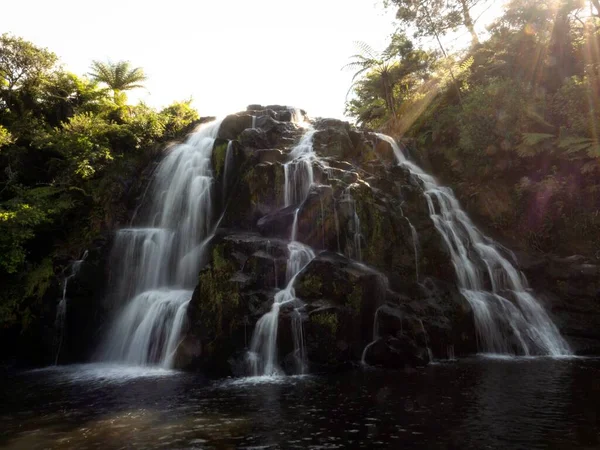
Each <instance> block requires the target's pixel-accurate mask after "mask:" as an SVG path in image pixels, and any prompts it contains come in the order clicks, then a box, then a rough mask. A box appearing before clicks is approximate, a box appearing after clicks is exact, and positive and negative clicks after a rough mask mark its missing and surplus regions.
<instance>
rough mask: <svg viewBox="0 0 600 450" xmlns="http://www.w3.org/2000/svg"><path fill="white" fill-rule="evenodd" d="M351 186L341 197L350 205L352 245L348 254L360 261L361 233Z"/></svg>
mask: <svg viewBox="0 0 600 450" xmlns="http://www.w3.org/2000/svg"><path fill="white" fill-rule="evenodd" d="M351 187H352V185H350V186H349V187H348V188H347V189H346V190H345V191H344V194H343V196H342V199H341V200H342V201H346V202H348V203H349V204H350V205H351V207H352V222H351V223H350V224H351V227H350V231H351V233H352V244H353V246H352V252H350V253H351V254H350V255H349V256H350V257H351V258H353V259H355V260H357V261H362V241H363V235H362V232H361V229H360V217H358V212H357V211H356V200H354V197H352V192H351Z"/></svg>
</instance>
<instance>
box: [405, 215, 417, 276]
mask: <svg viewBox="0 0 600 450" xmlns="http://www.w3.org/2000/svg"><path fill="white" fill-rule="evenodd" d="M404 218H405V219H406V221H407V222H408V226H409V227H410V232H411V235H412V242H413V250H414V252H415V277H416V278H415V280H416V281H417V283H418V282H419V235H418V234H417V230H416V229H415V227H414V226H413V224H412V223H411V222H410V220H408V217H406V216H404Z"/></svg>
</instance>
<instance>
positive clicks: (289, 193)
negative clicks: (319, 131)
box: [283, 129, 317, 206]
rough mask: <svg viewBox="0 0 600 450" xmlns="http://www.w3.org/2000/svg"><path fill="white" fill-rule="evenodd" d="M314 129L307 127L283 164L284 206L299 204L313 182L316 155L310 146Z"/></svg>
mask: <svg viewBox="0 0 600 450" xmlns="http://www.w3.org/2000/svg"><path fill="white" fill-rule="evenodd" d="M314 134H315V130H313V129H309V130H308V131H307V132H306V133H304V135H303V136H302V138H301V139H300V142H299V143H298V145H296V146H295V147H294V148H293V149H292V151H291V152H290V157H291V158H292V159H291V161H289V162H287V163H285V164H284V165H283V170H284V175H285V186H284V201H285V205H284V206H290V205H299V204H300V203H302V202H303V201H304V199H305V198H306V196H307V195H308V191H309V189H310V187H311V186H312V185H313V183H314V172H313V162H314V161H315V160H316V158H317V157H316V155H315V152H314V150H313V146H312V139H313V135H314Z"/></svg>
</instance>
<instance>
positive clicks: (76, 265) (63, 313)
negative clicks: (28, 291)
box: [54, 250, 88, 366]
mask: <svg viewBox="0 0 600 450" xmlns="http://www.w3.org/2000/svg"><path fill="white" fill-rule="evenodd" d="M87 256H88V251H87V250H86V251H84V252H83V255H82V257H81V259H78V260H76V261H73V264H71V273H70V274H69V275H68V276H67V277H65V279H64V281H63V292H62V298H61V299H60V301H59V302H58V305H57V306H56V319H55V320H54V328H55V329H56V330H58V344H57V350H56V357H55V358H54V365H55V366H56V365H58V358H59V357H60V351H61V349H62V344H63V340H64V337H65V327H66V319H67V286H68V285H69V280H70V279H71V278H73V277H74V276H76V275H77V274H78V273H79V269H81V265H82V264H83V262H84V261H85V259H86V258H87Z"/></svg>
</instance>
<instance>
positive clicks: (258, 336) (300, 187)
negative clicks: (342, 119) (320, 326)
mask: <svg viewBox="0 0 600 450" xmlns="http://www.w3.org/2000/svg"><path fill="white" fill-rule="evenodd" d="M314 132H315V131H314V130H313V129H309V130H308V131H307V132H306V133H305V134H304V135H303V136H302V138H301V139H300V142H299V143H298V144H297V145H296V146H295V147H294V148H293V149H292V150H291V152H290V156H291V157H292V160H291V161H290V162H288V163H286V164H285V165H284V174H285V186H284V201H285V206H290V205H292V204H301V203H302V202H304V200H305V199H306V197H307V196H308V192H309V190H310V187H311V186H312V184H313V180H314V177H313V161H314V160H315V159H316V155H315V153H314V151H313V147H312V137H313V134H314ZM299 211H300V209H299V208H297V209H296V211H295V212H294V222H293V224H292V231H291V236H290V242H289V243H288V252H289V255H288V260H287V265H286V282H287V285H286V287H285V289H282V290H281V291H279V292H277V294H275V298H274V299H273V306H272V307H271V311H269V312H268V313H266V314H265V315H264V316H262V317H261V318H260V319H259V320H258V322H257V323H256V327H255V329H254V333H253V335H252V342H251V344H250V351H249V352H248V362H249V366H250V372H251V374H252V375H254V376H259V375H266V376H273V375H281V374H282V371H281V369H280V368H279V365H278V362H277V330H278V325H279V310H280V308H281V306H282V305H284V304H287V303H290V302H296V303H300V302H299V300H297V299H296V294H295V291H294V281H295V280H296V276H297V275H298V274H299V273H300V271H301V270H302V269H303V268H304V267H305V266H306V265H307V264H308V263H309V262H310V261H312V260H313V258H314V257H315V253H314V252H313V250H312V249H311V248H310V247H308V246H306V245H304V244H302V243H300V242H298V241H296V238H297V233H298V213H299ZM302 306H303V305H298V306H297V307H296V308H295V310H294V313H293V314H294V317H293V318H292V328H293V330H292V331H293V337H294V347H295V349H294V355H295V357H296V360H297V366H298V372H299V373H304V372H305V356H304V354H305V351H304V335H303V332H302V317H301V308H302Z"/></svg>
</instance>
